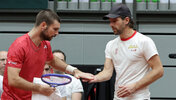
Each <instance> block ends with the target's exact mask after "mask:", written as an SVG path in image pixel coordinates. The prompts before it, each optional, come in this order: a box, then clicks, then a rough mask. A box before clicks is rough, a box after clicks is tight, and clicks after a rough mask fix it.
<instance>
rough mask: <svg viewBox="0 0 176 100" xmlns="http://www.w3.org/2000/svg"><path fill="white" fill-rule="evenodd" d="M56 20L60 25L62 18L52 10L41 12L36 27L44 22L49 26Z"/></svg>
mask: <svg viewBox="0 0 176 100" xmlns="http://www.w3.org/2000/svg"><path fill="white" fill-rule="evenodd" d="M54 20H57V21H58V22H59V23H60V18H59V16H58V15H57V14H56V13H55V12H54V11H52V10H50V9H46V10H41V11H40V12H39V13H38V14H37V17H36V21H35V26H39V25H40V24H41V23H42V22H46V24H47V25H48V26H49V25H51V24H52V23H53V21H54Z"/></svg>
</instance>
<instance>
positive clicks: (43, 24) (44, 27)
mask: <svg viewBox="0 0 176 100" xmlns="http://www.w3.org/2000/svg"><path fill="white" fill-rule="evenodd" d="M40 27H41V29H42V30H45V29H46V28H47V24H46V22H42V23H41V24H40Z"/></svg>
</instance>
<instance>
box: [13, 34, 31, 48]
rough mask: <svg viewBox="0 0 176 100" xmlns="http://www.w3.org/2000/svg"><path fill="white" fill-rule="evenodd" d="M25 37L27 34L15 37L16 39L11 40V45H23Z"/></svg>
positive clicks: (25, 41) (25, 40)
mask: <svg viewBox="0 0 176 100" xmlns="http://www.w3.org/2000/svg"><path fill="white" fill-rule="evenodd" d="M27 38H28V37H27V34H25V35H22V36H20V37H18V38H16V40H15V41H14V42H13V45H19V46H22V45H24V44H26V43H27V40H28V39H27Z"/></svg>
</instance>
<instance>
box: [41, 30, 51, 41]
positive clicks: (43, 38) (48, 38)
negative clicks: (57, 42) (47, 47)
mask: <svg viewBox="0 0 176 100" xmlns="http://www.w3.org/2000/svg"><path fill="white" fill-rule="evenodd" d="M47 29H48V28H46V29H45V30H43V31H42V32H41V34H40V37H41V38H42V40H47V41H51V39H52V37H49V36H47V35H46V34H47V31H48V30H47Z"/></svg>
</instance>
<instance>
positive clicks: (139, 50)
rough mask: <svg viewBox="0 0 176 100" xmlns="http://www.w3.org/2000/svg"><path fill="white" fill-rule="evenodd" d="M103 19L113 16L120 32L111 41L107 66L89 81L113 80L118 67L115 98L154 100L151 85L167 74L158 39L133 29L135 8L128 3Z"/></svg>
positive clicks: (108, 44)
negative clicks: (132, 9)
mask: <svg viewBox="0 0 176 100" xmlns="http://www.w3.org/2000/svg"><path fill="white" fill-rule="evenodd" d="M103 19H109V21H110V26H111V28H112V30H113V32H114V34H115V35H119V36H118V37H117V38H115V39H114V40H111V41H109V42H108V43H107V45H106V49H105V56H106V59H105V63H104V69H103V71H102V72H100V73H99V74H97V75H95V76H94V80H90V81H89V82H90V83H92V82H102V81H106V80H109V79H110V78H111V76H112V73H113V69H114V68H115V71H116V82H115V92H114V100H150V92H149V89H148V86H149V85H150V84H151V83H152V82H154V81H156V80H157V79H159V78H160V77H162V76H163V66H162V64H161V61H160V57H159V55H158V52H157V49H156V47H155V44H154V42H153V41H152V39H151V38H149V37H147V36H145V35H143V34H141V33H139V32H137V31H135V30H133V21H132V19H131V12H130V10H129V8H128V7H127V6H126V5H124V4H114V5H113V7H112V9H111V10H110V12H109V14H108V15H105V16H104V18H103ZM150 69H151V70H150Z"/></svg>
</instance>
